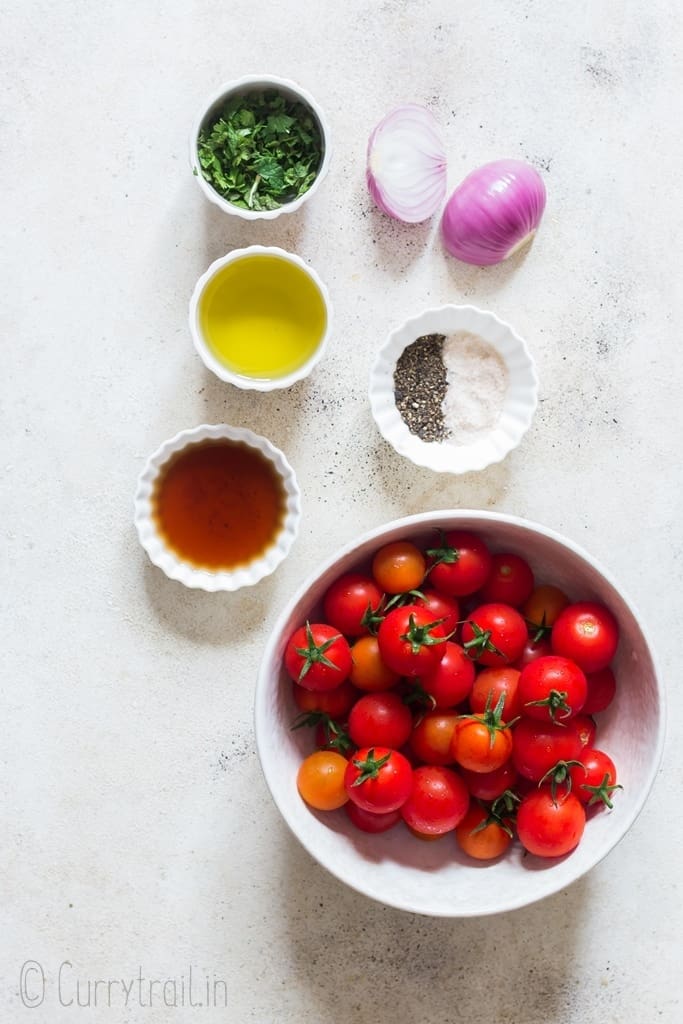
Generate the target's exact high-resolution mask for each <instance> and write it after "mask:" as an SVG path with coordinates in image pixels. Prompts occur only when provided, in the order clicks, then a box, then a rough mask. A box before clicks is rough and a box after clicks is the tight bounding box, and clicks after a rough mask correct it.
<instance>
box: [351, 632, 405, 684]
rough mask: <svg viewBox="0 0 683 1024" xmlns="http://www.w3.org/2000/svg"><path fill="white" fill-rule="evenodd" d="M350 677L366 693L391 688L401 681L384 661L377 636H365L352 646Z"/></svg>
mask: <svg viewBox="0 0 683 1024" xmlns="http://www.w3.org/2000/svg"><path fill="white" fill-rule="evenodd" d="M350 679H351V682H352V683H353V685H354V686H356V687H358V689H359V690H365V691H366V693H367V692H369V693H374V692H376V691H378V690H390V689H391V687H392V686H395V685H396V683H397V682H398V681H399V679H400V676H399V675H398V673H397V672H392V670H391V669H390V668H387V666H386V665H385V664H384V662H383V661H382V655H381V654H380V653H379V644H378V643H377V637H376V636H363V637H361V638H360V640H356V642H355V644H354V645H353V647H352V648H351V674H350Z"/></svg>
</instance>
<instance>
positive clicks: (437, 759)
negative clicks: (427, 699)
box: [410, 711, 459, 765]
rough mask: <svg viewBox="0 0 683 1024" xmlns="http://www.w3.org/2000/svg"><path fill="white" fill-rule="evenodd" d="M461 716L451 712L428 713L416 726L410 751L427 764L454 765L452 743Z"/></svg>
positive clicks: (412, 734)
mask: <svg viewBox="0 0 683 1024" xmlns="http://www.w3.org/2000/svg"><path fill="white" fill-rule="evenodd" d="M458 718H459V716H458V715H456V714H455V713H454V712H452V711H451V712H449V711H428V712H427V713H426V714H425V715H423V716H422V718H421V719H420V721H419V722H418V723H417V725H415V726H414V728H413V731H412V733H411V736H410V749H411V751H412V753H413V755H414V756H415V757H416V758H417V760H418V761H423V762H424V763H425V764H438V765H446V764H453V754H452V753H451V743H452V741H453V733H454V732H455V727H456V725H457V724H458Z"/></svg>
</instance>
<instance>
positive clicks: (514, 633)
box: [462, 604, 527, 665]
mask: <svg viewBox="0 0 683 1024" xmlns="http://www.w3.org/2000/svg"><path fill="white" fill-rule="evenodd" d="M526 640H527V628H526V623H525V621H524V619H523V618H522V616H521V615H520V614H519V612H518V611H516V610H515V609H514V608H511V607H510V606H509V605H507V604H482V605H479V607H478V608H475V610H474V611H473V612H472V613H471V614H470V615H468V617H467V619H466V621H465V623H464V624H463V627H462V645H463V647H464V648H465V650H466V651H467V652H468V653H469V655H470V657H472V658H474V659H475V661H477V662H479V664H480V665H512V664H513V662H515V661H516V660H517V658H519V656H520V654H521V653H522V651H523V650H524V645H525V643H526Z"/></svg>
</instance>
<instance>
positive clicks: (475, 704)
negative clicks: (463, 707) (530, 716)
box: [469, 668, 520, 722]
mask: <svg viewBox="0 0 683 1024" xmlns="http://www.w3.org/2000/svg"><path fill="white" fill-rule="evenodd" d="M519 675H520V673H519V670H518V669H516V668H485V669H482V671H481V672H480V673H479V674H478V675H477V677H476V679H475V680H474V685H473V686H472V690H471V692H470V697H469V703H470V708H471V709H472V711H473V712H474V713H475V714H477V715H481V714H483V712H484V711H485V710H486V708H487V706H488V707H489V708H495V707H496V705H497V704H498V701H499V699H500V696H501V694H504V695H505V703H504V704H503V709H502V712H501V717H502V719H503V721H504V722H511V721H512V719H513V718H516V717H517V715H518V714H519V710H520V704H519V697H518V696H517V686H518V683H519Z"/></svg>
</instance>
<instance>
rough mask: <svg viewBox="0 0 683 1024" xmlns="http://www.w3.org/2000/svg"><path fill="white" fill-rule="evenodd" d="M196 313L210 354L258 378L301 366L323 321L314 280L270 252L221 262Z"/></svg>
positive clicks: (322, 331)
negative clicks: (221, 265)
mask: <svg viewBox="0 0 683 1024" xmlns="http://www.w3.org/2000/svg"><path fill="white" fill-rule="evenodd" d="M198 314H199V327H200V330H201V332H202V334H203V335H204V338H205V339H206V342H207V345H208V347H209V349H210V350H211V352H212V353H213V355H214V357H215V358H216V359H217V360H218V361H219V362H220V363H222V364H223V365H224V366H225V367H226V368H227V369H228V370H230V371H232V372H233V373H237V374H241V375H242V376H246V377H251V378H255V379H262V380H263V379H266V380H270V379H273V378H277V377H285V376H287V374H289V373H292V372H294V371H295V370H297V369H298V368H299V367H300V366H303V364H304V363H306V362H307V361H308V360H309V359H310V358H311V356H312V355H313V353H314V352H315V350H316V349H317V347H318V345H319V344H320V343H321V341H322V339H323V336H324V334H325V329H326V326H327V312H326V309H325V302H324V299H323V296H322V294H321V292H320V290H319V288H318V287H317V285H316V284H315V282H314V281H313V280H312V279H311V278H310V277H309V275H308V274H307V273H306V272H305V271H304V270H303V269H302V268H301V267H299V266H297V265H296V264H295V263H292V262H290V261H289V260H286V259H282V258H281V257H278V256H272V255H253V256H245V257H243V258H241V259H237V260H235V261H234V262H232V263H227V264H226V265H225V266H224V267H222V268H221V269H220V270H219V271H218V272H217V273H216V274H215V275H214V276H213V277H212V278H211V279H210V280H209V282H208V283H207V285H206V287H205V288H204V291H203V293H202V295H201V298H200V300H199V311H198Z"/></svg>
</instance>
